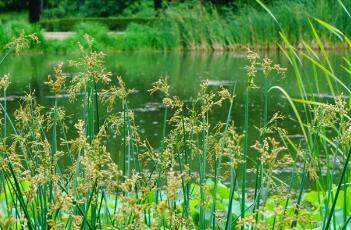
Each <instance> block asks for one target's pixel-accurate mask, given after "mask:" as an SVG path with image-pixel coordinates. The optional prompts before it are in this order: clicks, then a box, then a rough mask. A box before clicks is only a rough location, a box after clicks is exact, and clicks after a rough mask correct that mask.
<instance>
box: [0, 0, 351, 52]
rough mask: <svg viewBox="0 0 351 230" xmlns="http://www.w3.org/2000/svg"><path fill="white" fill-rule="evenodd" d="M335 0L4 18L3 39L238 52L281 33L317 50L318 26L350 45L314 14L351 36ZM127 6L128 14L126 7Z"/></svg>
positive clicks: (64, 46) (65, 46)
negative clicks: (30, 21) (51, 37)
mask: <svg viewBox="0 0 351 230" xmlns="http://www.w3.org/2000/svg"><path fill="white" fill-rule="evenodd" d="M72 2H74V1H72ZM87 2H89V1H87ZM94 2H95V1H94ZM335 3H336V2H335V1H331V0H323V1H315V0H312V1H303V0H301V1H282V0H277V1H272V2H271V3H269V4H268V5H266V6H267V7H268V8H269V9H270V12H271V14H272V15H270V13H268V12H267V8H266V9H265V8H264V7H262V6H263V3H262V2H260V1H259V2H254V3H251V4H244V3H240V4H239V3H238V4H237V5H236V6H235V7H234V6H232V7H230V6H222V5H221V6H215V5H206V4H205V5H201V4H199V3H194V2H191V3H188V2H184V3H174V4H170V5H169V6H167V7H165V9H164V10H163V11H162V12H161V13H160V14H159V15H158V17H157V18H155V17H154V11H153V10H152V6H145V7H141V8H140V10H139V11H138V12H141V9H146V11H147V12H152V14H150V13H146V14H143V13H137V11H135V13H133V12H132V11H130V12H129V13H126V15H129V16H128V17H124V18H123V17H120V16H119V17H109V18H94V17H91V18H87V19H86V21H87V22H88V23H86V24H84V25H81V21H82V20H83V19H82V18H79V17H77V16H74V15H72V16H74V17H69V18H60V17H58V18H57V19H53V17H54V16H50V17H49V18H47V19H45V18H43V19H42V22H41V23H40V24H39V26H29V25H27V24H26V23H24V22H22V23H20V22H16V23H15V24H16V26H13V23H14V22H13V20H10V21H7V22H6V20H4V22H2V25H3V26H2V29H1V30H2V31H1V32H0V41H1V43H2V44H4V43H7V42H9V39H10V38H11V36H12V35H14V34H17V35H18V34H19V33H21V30H20V29H21V26H22V27H23V29H24V31H25V33H27V32H29V31H30V32H33V31H37V32H38V34H40V31H45V30H49V31H51V30H54V31H69V30H71V31H72V30H73V31H77V32H78V35H77V36H75V37H74V38H71V39H68V40H66V41H64V42H51V41H50V42H45V41H44V40H43V45H42V46H41V48H45V49H47V50H56V51H59V50H60V51H65V50H71V49H72V48H73V47H76V46H75V44H76V43H77V41H84V39H83V37H82V36H81V35H82V34H84V33H85V32H86V33H88V34H89V35H91V36H92V37H94V39H95V41H96V44H99V45H98V46H99V47H105V49H106V50H107V49H108V50H110V49H122V50H131V49H161V50H162V49H163V50H165V49H190V50H194V49H200V50H235V49H240V48H241V47H242V46H247V45H248V46H254V47H255V48H258V49H268V48H270V49H272V48H273V49H275V48H277V44H283V42H282V41H283V39H282V37H281V34H280V33H281V32H283V33H284V36H285V37H286V38H288V39H289V41H290V42H291V44H293V45H294V46H298V47H303V45H302V44H303V42H307V43H309V44H311V45H312V47H313V48H317V46H316V41H315V39H314V35H313V33H312V32H311V29H310V28H311V24H313V25H314V26H315V27H316V29H318V30H319V32H320V36H321V40H322V42H323V43H324V45H325V47H326V48H330V47H345V43H342V42H340V40H339V39H337V38H335V37H333V36H331V35H330V33H329V32H328V31H327V30H326V29H324V28H322V27H321V26H320V25H319V23H316V21H315V18H318V19H320V20H323V21H326V22H328V23H330V24H331V25H333V26H335V27H336V28H338V29H339V30H341V31H343V32H344V33H345V34H346V35H349V34H350V33H351V25H350V23H348V21H349V20H348V19H349V15H348V13H347V12H345V9H350V8H351V3H350V2H346V1H344V2H343V1H338V2H337V4H335ZM147 9H149V10H147ZM125 10H126V12H127V9H125ZM87 11H88V10H84V11H83V12H87ZM77 12H79V11H77ZM64 15H65V14H64ZM68 15H69V14H68ZM89 15H96V14H89ZM122 15H123V14H122ZM272 16H273V17H272ZM61 17H62V16H61ZM91 22H93V24H91ZM20 24H22V25H20ZM30 28H31V29H30ZM40 28H43V29H44V30H40ZM108 30H118V31H123V33H119V34H118V36H117V35H116V34H113V33H112V34H108V33H107V31H108Z"/></svg>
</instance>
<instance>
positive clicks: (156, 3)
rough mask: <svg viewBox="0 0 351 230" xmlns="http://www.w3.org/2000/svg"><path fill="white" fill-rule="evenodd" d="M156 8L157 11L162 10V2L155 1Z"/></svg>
mask: <svg viewBox="0 0 351 230" xmlns="http://www.w3.org/2000/svg"><path fill="white" fill-rule="evenodd" d="M154 8H155V10H156V11H159V10H161V9H162V0H154Z"/></svg>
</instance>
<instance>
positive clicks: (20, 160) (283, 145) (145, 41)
mask: <svg viewBox="0 0 351 230" xmlns="http://www.w3.org/2000/svg"><path fill="white" fill-rule="evenodd" d="M87 2H89V1H87ZM257 2H258V4H259V7H260V8H259V9H256V8H255V7H251V6H248V5H246V6H245V8H241V9H240V10H239V11H237V12H232V11H226V9H227V8H225V9H224V8H222V9H221V11H220V10H219V9H217V8H213V7H209V6H206V7H203V6H202V5H198V4H195V5H194V4H191V5H188V4H183V5H178V6H177V7H176V8H170V9H167V10H165V11H164V12H162V14H161V15H159V16H158V17H159V18H158V19H157V20H156V21H153V22H152V23H150V24H149V25H145V24H143V25H141V24H134V23H132V24H130V25H128V27H127V29H126V31H125V33H124V34H121V35H118V36H116V35H113V34H110V33H108V28H107V27H104V26H101V25H100V24H93V23H83V24H77V25H74V28H75V31H76V32H77V35H76V36H74V37H73V38H69V39H67V40H65V41H55V42H51V41H45V39H44V38H43V37H42V36H41V28H40V26H39V25H34V26H33V25H28V24H24V23H23V22H14V21H12V20H10V21H8V22H6V23H4V24H3V26H1V28H0V29H1V30H0V34H1V36H0V37H1V38H3V39H2V40H1V44H0V45H1V47H3V51H4V52H3V55H2V56H1V59H0V65H1V64H3V61H4V60H5V59H6V58H7V57H8V56H9V55H11V54H13V53H16V54H17V55H21V52H23V51H24V50H27V49H32V50H36V49H37V50H43V49H46V50H53V51H57V52H60V51H62V50H67V51H68V50H69V51H71V50H72V49H73V47H76V46H77V43H78V42H79V43H78V47H77V48H76V50H78V51H79V54H80V55H79V57H78V58H76V59H75V60H72V61H70V62H69V63H61V64H58V65H57V66H56V67H55V68H54V70H53V74H52V75H51V76H49V77H48V80H47V81H46V83H45V84H46V85H48V86H49V87H50V88H51V91H52V92H51V93H52V97H53V99H54V104H53V105H52V106H51V107H44V106H42V105H40V104H39V103H38V101H37V100H36V98H35V96H34V92H33V91H31V90H30V88H29V92H27V93H26V94H25V96H24V97H23V98H22V99H21V101H20V102H19V106H18V107H17V108H16V109H15V110H14V112H13V113H12V112H10V111H11V110H10V109H9V105H8V100H7V99H8V97H9V95H8V92H7V89H8V87H9V85H10V84H11V80H10V79H11V77H10V76H8V75H4V76H2V77H1V79H0V89H1V96H2V100H1V102H0V111H1V116H2V119H1V120H0V121H1V122H0V169H1V171H0V204H1V205H0V227H1V228H2V229H47V228H57V229H78V228H79V229H97V228H99V229H201V230H202V229H225V230H228V229H242V230H243V229H323V230H324V229H325V230H329V229H349V228H351V190H350V188H349V186H350V184H351V168H350V165H351V163H350V160H351V159H350V158H351V103H350V102H351V99H350V95H351V88H350V84H349V83H348V82H349V78H350V77H351V60H350V55H349V54H348V53H346V54H344V56H343V59H344V62H343V63H342V64H341V65H338V66H333V65H332V64H331V60H330V54H329V53H328V49H327V48H330V47H329V46H333V44H334V43H336V42H339V43H340V44H342V45H344V46H345V48H347V49H350V48H351V40H350V39H349V36H348V35H349V33H350V23H349V22H350V21H351V16H350V12H349V11H348V9H349V8H350V6H349V5H347V4H346V3H345V4H343V2H342V1H338V2H337V3H338V4H331V1H327V0H325V1H319V2H320V3H321V4H322V5H323V4H325V5H323V8H321V10H320V11H318V8H319V6H320V5H318V6H314V5H313V4H311V5H309V4H308V2H307V1H301V2H292V1H284V3H285V4H284V5H282V4H281V3H282V2H283V1H279V2H275V1H274V2H272V3H271V5H269V7H268V5H265V4H264V3H262V2H261V1H257ZM278 3H279V4H278ZM334 3H335V2H334ZM86 11H88V10H86ZM184 12H186V13H184ZM236 32H237V33H236ZM38 35H39V36H38ZM331 42H332V43H333V44H331V45H330V43H331ZM239 45H251V46H253V47H256V48H267V47H269V46H272V45H273V46H279V47H280V50H281V52H282V54H283V55H284V56H285V58H286V59H287V60H288V62H289V65H288V66H281V65H280V64H279V63H273V62H272V60H270V59H269V58H267V57H264V56H260V55H259V54H258V53H257V52H255V51H252V50H251V49H249V48H248V49H247V51H246V53H245V55H246V65H245V66H243V68H244V69H245V70H246V75H247V78H245V82H244V84H243V85H240V87H243V88H244V90H243V91H241V92H243V94H244V95H241V96H242V98H243V107H236V106H234V105H235V104H234V102H235V100H237V97H236V93H237V90H236V88H237V87H238V85H239V83H238V85H237V84H236V83H231V84H227V85H226V86H223V85H220V86H218V87H211V86H210V84H209V82H208V81H204V82H203V83H202V84H201V86H200V89H199V92H197V95H196V96H195V97H194V98H191V99H190V100H183V99H181V98H180V97H179V96H178V95H174V94H172V91H171V89H170V86H169V84H168V80H167V78H160V79H159V80H158V81H156V82H155V83H154V84H153V85H152V86H150V90H149V91H148V92H149V94H150V97H151V96H152V97H153V98H154V99H158V100H159V103H161V104H162V107H161V108H162V113H163V121H162V130H161V131H160V132H159V136H161V138H160V139H161V141H160V142H159V143H157V144H156V145H151V144H150V142H149V141H148V140H147V139H145V138H143V137H142V135H140V133H141V130H142V127H140V126H137V125H136V115H135V113H134V111H133V108H132V107H131V105H130V103H129V98H130V97H131V96H132V95H133V94H135V93H136V92H137V89H129V88H128V86H127V85H126V83H125V81H124V80H123V77H120V76H118V77H116V76H113V75H112V73H111V72H109V70H107V69H106V67H105V59H104V58H105V54H104V53H102V52H101V51H100V50H112V49H116V48H118V49H147V48H152V49H182V48H186V49H201V50H227V49H228V50H231V49H236V47H237V46H239ZM298 48H301V49H298ZM316 49H317V50H319V52H318V51H316ZM301 59H305V60H307V61H309V62H310V63H311V65H312V66H313V72H312V76H308V75H310V74H311V73H306V72H305V69H304V66H303V64H302V63H303V62H302V61H301ZM66 66H67V67H66ZM287 68H289V69H290V71H292V72H293V73H294V78H295V84H296V85H297V88H298V96H297V97H291V96H290V95H289V94H288V93H287V92H286V90H285V89H284V85H276V84H272V82H273V80H272V79H276V78H278V79H282V78H284V77H285V74H286V71H288V69H287ZM67 70H68V71H67ZM72 70H73V71H72ZM66 71H67V72H66ZM338 73H342V74H343V76H346V77H342V76H340V75H338ZM311 77H312V78H313V80H311ZM114 78H116V79H114ZM257 78H263V79H264V80H263V81H257ZM259 82H260V83H262V84H260V83H259ZM278 82H281V81H278ZM322 84H325V85H322ZM322 86H323V88H325V87H327V88H328V92H329V93H330V94H328V95H327V97H324V98H323V97H318V95H320V94H321V88H322ZM307 92H314V93H313V94H309V93H307ZM273 94H278V95H280V96H282V97H283V98H284V99H285V101H286V104H287V105H288V106H289V108H290V110H289V112H288V113H287V114H283V113H282V112H280V111H277V110H276V111H268V105H269V103H271V100H270V98H271V96H272V95H273ZM257 95H259V96H257ZM61 97H68V99H69V101H70V103H71V104H70V105H69V106H81V113H80V117H79V118H75V117H74V116H73V114H69V113H68V112H67V110H66V108H65V107H64V106H63V105H62V104H60V101H59V100H58V99H59V98H61ZM257 97H259V99H260V101H262V112H261V113H257V114H254V113H252V112H250V111H252V110H251V109H252V108H251V107H252V102H253V101H254V100H257ZM222 106H225V107H226V108H227V111H226V114H225V119H224V120H218V119H212V117H213V114H214V113H215V112H216V111H217V110H218V109H219V108H221V107H222ZM102 111H104V112H105V113H104V114H107V115H104V116H102V115H101V114H102ZM233 111H241V113H242V116H243V120H242V122H241V123H239V124H234V123H233V122H232V120H233V119H232V116H233ZM253 116H259V117H260V119H259V120H260V125H258V126H255V125H254V124H252V122H251V120H252V117H253ZM72 117H74V121H73V122H71V123H68V119H69V118H72ZM287 121H289V122H292V123H293V124H294V125H295V126H296V127H298V129H297V130H298V132H297V133H289V132H288V131H287V130H286V129H285V127H284V122H287ZM251 136H257V138H256V139H255V141H254V143H252V144H251V143H250V142H249V137H251ZM111 142H113V143H118V144H119V145H120V149H119V151H117V152H111V151H110V150H111V149H110V146H109V143H111ZM283 170H285V172H287V174H288V176H286V177H284V178H281V177H280V176H279V173H281V172H282V171H283ZM249 178H253V180H254V181H253V182H254V183H253V185H254V186H253V187H251V186H249Z"/></svg>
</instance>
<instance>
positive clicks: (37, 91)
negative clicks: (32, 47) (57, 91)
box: [28, 56, 45, 101]
mask: <svg viewBox="0 0 351 230" xmlns="http://www.w3.org/2000/svg"><path fill="white" fill-rule="evenodd" d="M36 59H37V58H36V57H35V56H31V57H30V58H29V62H30V65H31V66H32V72H31V73H30V74H31V77H30V79H31V82H30V85H28V91H29V92H31V93H34V96H35V98H37V99H38V100H39V101H41V100H42V99H44V96H45V95H44V87H43V78H42V76H40V75H41V71H39V68H41V67H40V65H38V62H37V60H36Z"/></svg>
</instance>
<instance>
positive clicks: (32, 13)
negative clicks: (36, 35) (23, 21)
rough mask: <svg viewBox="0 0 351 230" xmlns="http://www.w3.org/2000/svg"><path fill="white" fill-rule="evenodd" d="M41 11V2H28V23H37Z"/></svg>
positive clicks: (35, 0)
mask: <svg viewBox="0 0 351 230" xmlns="http://www.w3.org/2000/svg"><path fill="white" fill-rule="evenodd" d="M42 10H43V1H42V0H29V22H30V23H36V22H39V20H40V15H41V13H42Z"/></svg>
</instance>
